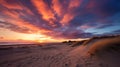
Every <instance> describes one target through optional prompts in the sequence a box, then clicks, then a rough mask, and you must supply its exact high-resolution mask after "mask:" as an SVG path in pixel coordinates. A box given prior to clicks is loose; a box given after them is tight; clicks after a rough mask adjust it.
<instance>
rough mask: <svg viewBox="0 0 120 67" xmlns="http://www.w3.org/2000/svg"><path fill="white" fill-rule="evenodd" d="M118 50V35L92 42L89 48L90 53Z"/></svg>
mask: <svg viewBox="0 0 120 67" xmlns="http://www.w3.org/2000/svg"><path fill="white" fill-rule="evenodd" d="M108 51H109V52H113V51H115V52H120V37H117V36H116V37H111V38H107V39H102V40H99V41H97V42H95V43H94V44H92V46H91V47H90V49H89V54H90V55H98V54H103V52H108Z"/></svg>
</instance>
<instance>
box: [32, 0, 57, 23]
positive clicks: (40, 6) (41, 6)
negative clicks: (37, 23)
mask: <svg viewBox="0 0 120 67" xmlns="http://www.w3.org/2000/svg"><path fill="white" fill-rule="evenodd" d="M32 3H33V4H34V6H35V7H36V8H37V10H38V11H39V14H41V15H42V18H43V19H44V20H46V21H49V20H50V19H55V17H54V14H53V12H52V10H51V9H50V7H49V6H48V5H47V4H45V2H44V0H32Z"/></svg>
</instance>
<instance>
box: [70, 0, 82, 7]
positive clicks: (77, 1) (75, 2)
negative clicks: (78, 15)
mask: <svg viewBox="0 0 120 67" xmlns="http://www.w3.org/2000/svg"><path fill="white" fill-rule="evenodd" d="M82 1H83V0H70V4H69V8H74V7H78V6H80V5H81V3H82Z"/></svg>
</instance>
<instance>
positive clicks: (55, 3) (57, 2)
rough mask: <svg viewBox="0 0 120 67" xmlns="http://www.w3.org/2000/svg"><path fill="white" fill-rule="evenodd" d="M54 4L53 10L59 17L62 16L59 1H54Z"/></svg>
mask: <svg viewBox="0 0 120 67" xmlns="http://www.w3.org/2000/svg"><path fill="white" fill-rule="evenodd" d="M52 3H53V7H52V8H53V10H54V11H55V12H56V13H57V14H58V16H61V15H62V5H61V4H60V2H59V0H52Z"/></svg>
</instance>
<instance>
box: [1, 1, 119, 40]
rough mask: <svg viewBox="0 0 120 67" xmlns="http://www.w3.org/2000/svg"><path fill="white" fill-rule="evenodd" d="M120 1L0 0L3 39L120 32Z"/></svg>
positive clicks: (89, 35)
mask: <svg viewBox="0 0 120 67" xmlns="http://www.w3.org/2000/svg"><path fill="white" fill-rule="evenodd" d="M119 4H120V3H119V2H118V0H104V1H102V0H99V1H98V0H90V1H88V0H0V41H1V42H2V41H33V42H61V41H64V40H70V39H85V38H89V37H92V36H94V35H106V34H118V33H120V27H119V26H120V5H119ZM113 28H114V29H113Z"/></svg>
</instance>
